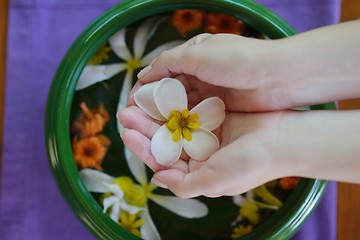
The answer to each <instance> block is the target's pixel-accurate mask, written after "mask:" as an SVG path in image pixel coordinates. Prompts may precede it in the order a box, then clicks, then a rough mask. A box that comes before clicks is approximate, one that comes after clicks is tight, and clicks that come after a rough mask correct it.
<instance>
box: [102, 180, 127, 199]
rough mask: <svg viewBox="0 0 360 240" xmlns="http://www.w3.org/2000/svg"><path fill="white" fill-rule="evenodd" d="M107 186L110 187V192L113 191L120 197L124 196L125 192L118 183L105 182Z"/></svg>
mask: <svg viewBox="0 0 360 240" xmlns="http://www.w3.org/2000/svg"><path fill="white" fill-rule="evenodd" d="M104 185H105V186H107V188H108V192H111V193H112V194H114V195H115V196H116V197H117V198H118V199H123V198H124V192H123V191H122V190H121V188H120V187H119V186H118V185H117V184H107V183H104Z"/></svg>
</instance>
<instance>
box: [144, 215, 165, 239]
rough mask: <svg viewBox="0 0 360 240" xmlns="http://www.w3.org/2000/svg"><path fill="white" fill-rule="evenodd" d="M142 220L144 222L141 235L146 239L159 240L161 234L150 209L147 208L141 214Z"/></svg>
mask: <svg viewBox="0 0 360 240" xmlns="http://www.w3.org/2000/svg"><path fill="white" fill-rule="evenodd" d="M141 220H142V222H143V224H142V226H141V228H140V232H141V237H142V238H143V239H146V240H159V239H161V237H160V234H159V232H158V230H157V229H156V226H155V224H154V222H153V220H152V219H151V216H150V214H149V211H148V210H145V211H143V212H142V214H141Z"/></svg>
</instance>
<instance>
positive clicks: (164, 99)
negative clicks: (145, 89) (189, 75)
mask: <svg viewBox="0 0 360 240" xmlns="http://www.w3.org/2000/svg"><path fill="white" fill-rule="evenodd" d="M154 99H155V103H156V106H157V107H158V109H159V111H160V113H161V114H162V115H163V116H164V117H166V118H168V117H170V115H171V112H172V111H174V110H176V111H179V112H182V111H183V110H184V109H187V105H188V100H187V95H186V90H185V87H184V85H183V84H182V83H181V82H180V81H179V80H177V79H175V78H163V79H162V80H160V82H159V83H158V85H157V86H155V89H154Z"/></svg>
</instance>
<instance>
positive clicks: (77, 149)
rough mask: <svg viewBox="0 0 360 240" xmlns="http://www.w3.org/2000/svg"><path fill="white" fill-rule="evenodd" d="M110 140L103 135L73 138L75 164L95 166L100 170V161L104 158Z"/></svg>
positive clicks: (81, 166)
mask: <svg viewBox="0 0 360 240" xmlns="http://www.w3.org/2000/svg"><path fill="white" fill-rule="evenodd" d="M109 145H110V140H109V139H108V138H107V137H106V136H104V135H101V134H99V135H97V136H92V137H89V138H84V139H81V140H78V139H77V137H75V138H74V140H73V144H72V147H73V152H74V159H75V162H76V165H77V166H78V167H79V168H80V169H82V168H96V169H98V170H102V167H101V163H102V161H103V160H104V157H105V155H106V152H107V149H108V147H109Z"/></svg>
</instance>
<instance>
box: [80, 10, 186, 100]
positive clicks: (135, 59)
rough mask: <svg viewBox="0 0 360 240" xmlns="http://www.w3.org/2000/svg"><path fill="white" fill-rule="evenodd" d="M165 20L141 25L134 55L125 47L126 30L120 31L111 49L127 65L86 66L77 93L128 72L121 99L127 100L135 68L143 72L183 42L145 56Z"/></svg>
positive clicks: (111, 38) (158, 48)
mask: <svg viewBox="0 0 360 240" xmlns="http://www.w3.org/2000/svg"><path fill="white" fill-rule="evenodd" d="M163 20H165V18H161V19H160V18H158V17H153V18H150V19H148V20H147V21H145V22H144V23H142V24H141V25H140V26H139V28H138V29H137V31H136V34H135V36H134V42H133V53H132V51H131V50H130V48H129V47H128V46H127V44H126V32H127V31H126V28H123V29H121V30H120V31H118V32H117V33H115V34H114V35H113V36H112V37H110V38H109V44H110V47H111V48H112V50H113V51H114V53H115V54H116V55H117V56H118V57H119V58H121V59H122V60H123V61H124V62H122V63H112V64H107V65H95V66H92V65H87V66H86V67H85V68H84V70H83V72H82V74H81V76H80V78H79V81H78V83H77V86H76V90H81V89H84V88H86V87H88V86H90V85H93V84H95V83H97V82H101V81H104V80H108V79H110V78H111V77H113V76H114V75H116V74H118V73H120V72H122V71H124V70H126V76H125V79H124V84H123V88H122V92H121V95H120V97H123V98H125V97H127V95H128V93H129V92H130V89H131V87H132V79H133V74H134V71H135V70H136V69H140V68H143V67H144V66H146V65H148V64H149V63H150V62H151V61H152V60H153V59H154V58H155V57H156V56H158V55H159V54H160V53H161V52H163V51H164V50H167V49H170V48H173V47H175V46H177V45H180V44H181V43H183V42H184V41H171V42H167V43H165V44H163V45H161V46H158V47H157V48H155V49H154V50H152V51H150V52H149V53H147V54H146V55H144V53H145V47H146V45H147V42H148V41H149V40H150V38H151V37H152V36H153V35H154V33H155V31H156V29H157V28H158V26H159V25H160V24H161V23H162V22H163Z"/></svg>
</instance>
